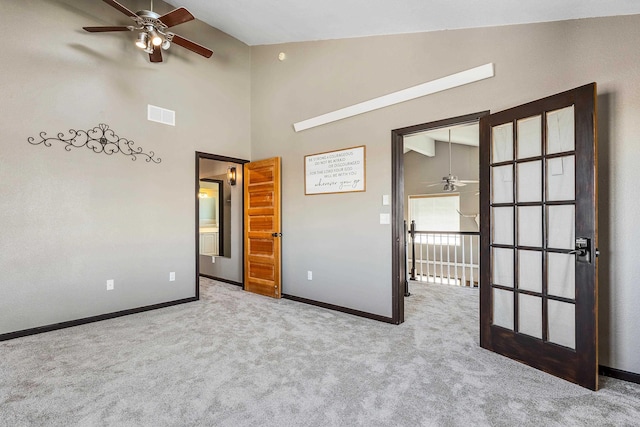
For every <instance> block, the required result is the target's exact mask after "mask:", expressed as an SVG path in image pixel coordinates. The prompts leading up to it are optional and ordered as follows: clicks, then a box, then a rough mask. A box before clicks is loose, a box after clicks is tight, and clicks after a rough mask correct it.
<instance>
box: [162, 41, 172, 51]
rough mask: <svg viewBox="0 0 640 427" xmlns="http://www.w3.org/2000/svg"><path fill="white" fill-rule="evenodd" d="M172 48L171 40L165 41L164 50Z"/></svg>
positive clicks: (163, 43)
mask: <svg viewBox="0 0 640 427" xmlns="http://www.w3.org/2000/svg"><path fill="white" fill-rule="evenodd" d="M170 46H171V42H170V41H169V40H165V41H163V42H162V50H167V49H169V47H170Z"/></svg>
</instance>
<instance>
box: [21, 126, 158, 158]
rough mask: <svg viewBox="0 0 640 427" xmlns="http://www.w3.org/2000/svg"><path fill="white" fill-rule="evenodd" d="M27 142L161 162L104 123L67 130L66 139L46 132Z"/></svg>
mask: <svg viewBox="0 0 640 427" xmlns="http://www.w3.org/2000/svg"><path fill="white" fill-rule="evenodd" d="M27 141H29V144H33V145H40V144H44V145H45V146H46V147H51V141H60V142H62V143H63V144H65V147H64V149H65V150H67V151H71V149H72V148H73V147H77V148H80V147H87V148H89V149H90V150H92V151H93V152H94V153H105V154H107V155H109V156H110V155H112V154H114V153H122V154H124V155H125V156H129V157H131V160H136V159H137V157H138V156H142V157H144V158H145V160H146V161H147V162H153V163H160V162H161V161H162V159H160V158H159V157H158V158H154V156H155V153H154V152H153V151H149V153H148V154H147V153H143V152H142V148H141V147H134V144H135V143H134V142H133V141H130V140H128V139H126V138H120V137H119V136H118V135H116V134H115V133H114V132H113V130H111V129H109V126H108V125H105V124H104V123H100V124H99V125H98V126H96V127H94V128H93V129H89V130H74V129H69V136H68V137H66V138H65V134H64V133H63V132H60V133H58V135H57V136H56V137H49V136H47V133H46V132H40V141H37V140H36V139H35V138H33V137H31V136H30V137H29V138H27Z"/></svg>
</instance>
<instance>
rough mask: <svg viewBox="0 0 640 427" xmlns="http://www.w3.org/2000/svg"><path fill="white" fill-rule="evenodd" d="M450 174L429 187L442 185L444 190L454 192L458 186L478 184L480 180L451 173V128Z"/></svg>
mask: <svg viewBox="0 0 640 427" xmlns="http://www.w3.org/2000/svg"><path fill="white" fill-rule="evenodd" d="M448 139H449V175H447V176H443V177H442V181H440V182H436V183H432V184H430V185H428V187H433V186H434V185H442V186H443V187H442V191H447V192H452V191H456V190H457V189H458V187H464V186H465V185H467V184H477V183H478V182H479V181H470V180H462V179H458V177H457V176H455V175H453V174H452V173H451V129H449V138H448Z"/></svg>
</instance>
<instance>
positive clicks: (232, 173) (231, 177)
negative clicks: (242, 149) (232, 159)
mask: <svg viewBox="0 0 640 427" xmlns="http://www.w3.org/2000/svg"><path fill="white" fill-rule="evenodd" d="M236 179H237V176H236V167H235V166H229V167H228V168H227V182H228V183H229V185H236Z"/></svg>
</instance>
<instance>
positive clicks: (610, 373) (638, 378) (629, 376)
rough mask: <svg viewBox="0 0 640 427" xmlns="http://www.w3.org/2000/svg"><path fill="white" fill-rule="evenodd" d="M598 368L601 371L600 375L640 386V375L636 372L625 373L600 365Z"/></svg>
mask: <svg viewBox="0 0 640 427" xmlns="http://www.w3.org/2000/svg"><path fill="white" fill-rule="evenodd" d="M598 368H599V371H600V375H604V376H605V377H611V378H615V379H617V380H622V381H629V382H631V383H636V384H640V374H637V373H635V372H628V371H623V370H621V369H616V368H610V367H608V366H603V365H600V366H599V367H598Z"/></svg>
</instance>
